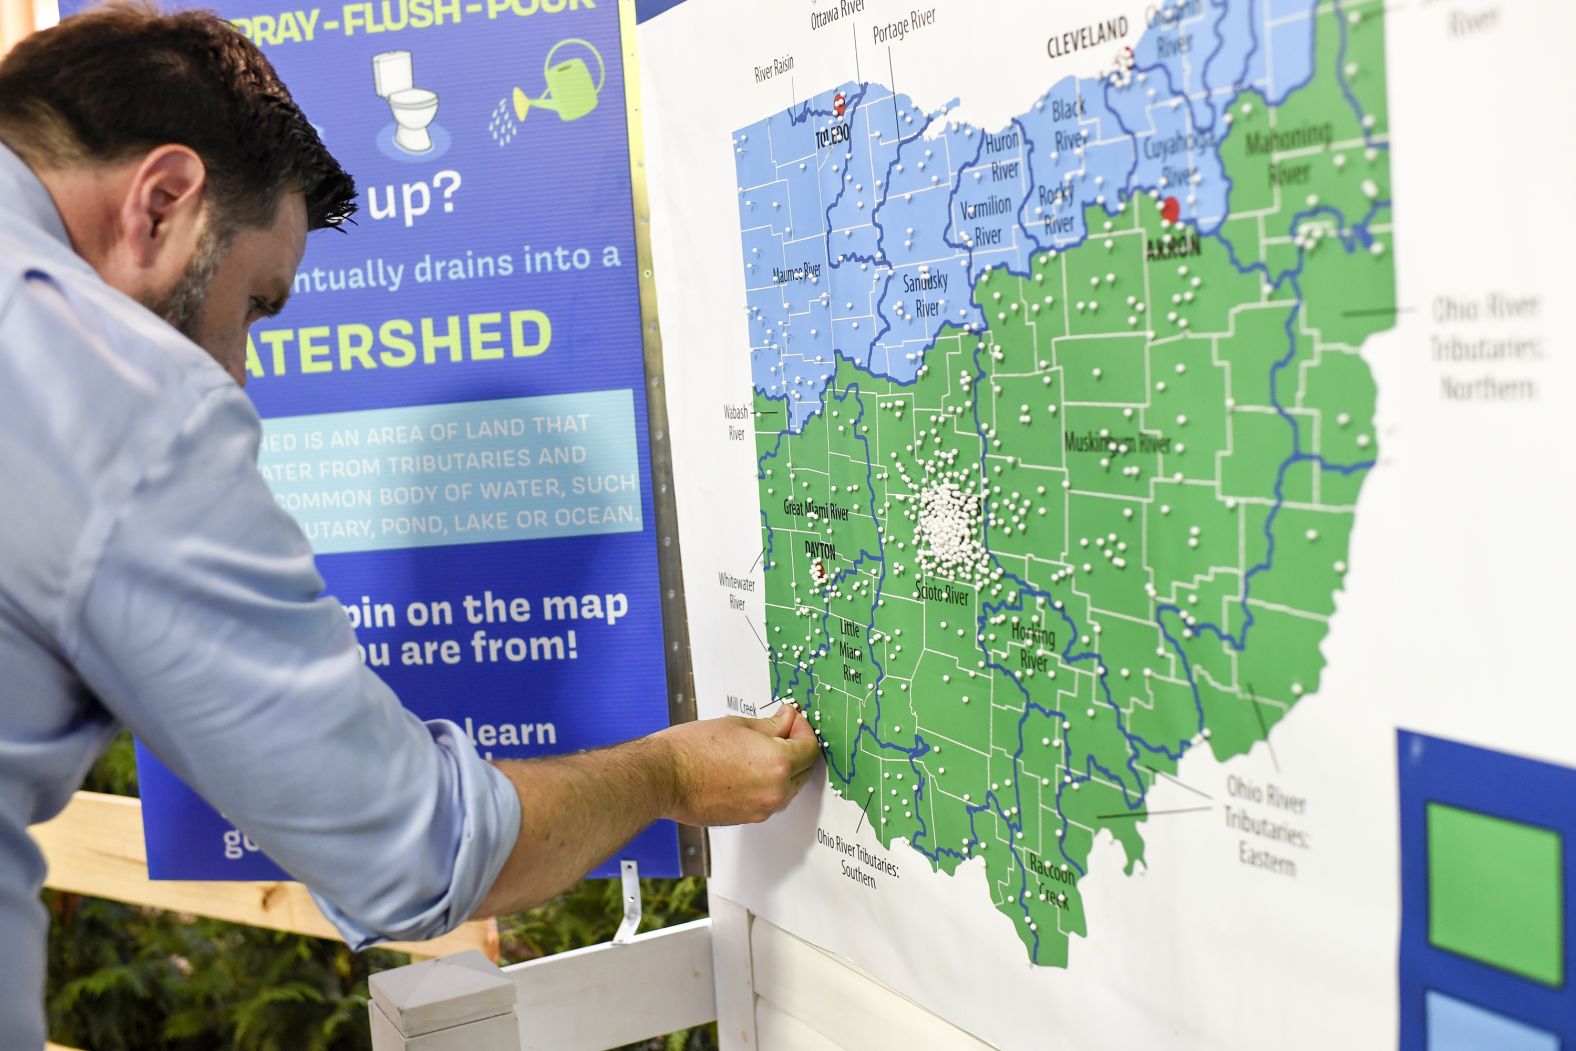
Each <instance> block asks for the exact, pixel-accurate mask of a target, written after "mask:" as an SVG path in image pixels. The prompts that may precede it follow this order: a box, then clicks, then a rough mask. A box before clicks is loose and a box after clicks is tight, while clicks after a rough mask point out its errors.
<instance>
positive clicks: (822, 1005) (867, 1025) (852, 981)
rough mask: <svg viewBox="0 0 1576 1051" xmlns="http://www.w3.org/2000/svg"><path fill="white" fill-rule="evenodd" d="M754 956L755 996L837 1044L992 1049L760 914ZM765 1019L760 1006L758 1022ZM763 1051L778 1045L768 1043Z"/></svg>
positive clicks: (754, 934)
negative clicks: (773, 923) (764, 918)
mask: <svg viewBox="0 0 1576 1051" xmlns="http://www.w3.org/2000/svg"><path fill="white" fill-rule="evenodd" d="M750 954H751V958H752V959H753V961H754V964H755V992H756V995H757V996H759V997H760V999H761V1000H762V1001H770V1003H771V1005H772V1007H774V1008H777V1009H779V1010H781V1011H782V1012H784V1013H786V1014H788V1015H791V1016H792V1017H793V1018H795V1019H796V1020H798V1021H799V1022H802V1023H804V1024H805V1025H806V1026H808V1027H809V1028H811V1029H813V1030H815V1031H816V1032H817V1033H819V1034H820V1035H821V1036H823V1037H825V1038H826V1039H827V1040H829V1041H831V1042H832V1043H833V1044H835V1045H836V1046H837V1047H840V1048H847V1049H849V1051H854V1049H864V1048H870V1047H923V1048H938V1049H940V1048H949V1049H950V1048H958V1049H960V1051H988V1049H989V1047H990V1045H989V1044H986V1043H983V1042H981V1041H980V1040H978V1039H976V1038H975V1037H972V1036H970V1035H969V1034H967V1033H965V1032H964V1031H963V1030H961V1029H959V1028H957V1027H956V1026H954V1025H952V1024H951V1023H950V1022H947V1021H946V1020H944V1019H942V1018H940V1017H938V1016H937V1015H934V1014H932V1013H931V1012H929V1011H927V1010H926V1009H925V1008H923V1007H921V1006H920V1005H918V1004H916V1003H914V1002H913V1001H912V1000H910V999H908V998H907V997H906V996H903V995H902V994H900V993H898V992H896V991H895V990H893V989H891V988H890V987H888V986H886V985H884V984H882V983H881V982H879V981H877V980H876V979H875V978H872V977H871V976H870V975H868V974H866V973H865V972H863V971H861V970H860V969H859V968H857V967H855V966H854V965H853V964H851V963H849V962H848V961H847V960H844V959H842V958H841V957H837V956H833V955H832V954H831V953H829V952H826V951H824V950H822V949H818V948H816V947H815V946H813V945H811V944H810V943H809V942H806V941H801V940H800V939H799V938H796V937H795V936H793V935H792V934H789V933H788V932H787V931H785V930H783V929H782V928H780V927H776V926H774V925H772V924H770V923H768V922H766V921H765V920H763V919H761V918H760V917H759V916H757V917H755V922H754V924H753V925H752V926H751V928H750ZM761 1017H762V1013H761V1005H760V1004H757V1007H756V1018H757V1021H759V1020H760V1018H761ZM774 1021H775V1020H774ZM778 1046H779V1047H781V1046H782V1045H778ZM763 1051H775V1049H774V1048H771V1047H769V1046H766V1045H764V1044H763Z"/></svg>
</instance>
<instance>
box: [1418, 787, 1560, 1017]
mask: <svg viewBox="0 0 1576 1051" xmlns="http://www.w3.org/2000/svg"><path fill="white" fill-rule="evenodd" d="M1561 853H1562V843H1561V840H1560V836H1559V834H1558V833H1556V832H1552V831H1550V830H1548V829H1546V828H1537V827H1535V826H1533V825H1523V824H1520V823H1518V822H1515V821H1506V820H1504V819H1502V818H1497V817H1490V816H1489V815H1487V814H1479V813H1476V812H1474V811H1471V810H1461V809H1458V808H1457V807H1452V806H1445V805H1444V804H1441V803H1430V804H1428V940H1429V941H1430V942H1432V943H1433V944H1434V945H1436V946H1438V947H1439V948H1441V949H1448V950H1450V951H1451V952H1455V953H1460V954H1461V955H1462V956H1466V957H1470V958H1471V959H1474V960H1478V961H1480V962H1482V963H1486V964H1490V965H1492V966H1494V967H1498V968H1500V969H1502V970H1505V971H1510V972H1511V973H1513V974H1519V975H1521V976H1522V977H1524V978H1531V979H1533V980H1535V981H1539V982H1543V983H1544V984H1546V985H1551V986H1555V987H1558V986H1560V985H1562V984H1563V983H1564V980H1565V954H1564V942H1565V907H1564V900H1563V899H1564V894H1563V889H1562V888H1563V886H1564V879H1563V876H1564V873H1563V863H1562V861H1561Z"/></svg>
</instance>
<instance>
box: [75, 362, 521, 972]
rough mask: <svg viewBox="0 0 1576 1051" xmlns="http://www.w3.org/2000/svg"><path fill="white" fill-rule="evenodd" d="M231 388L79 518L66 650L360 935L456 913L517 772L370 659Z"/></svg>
mask: <svg viewBox="0 0 1576 1051" xmlns="http://www.w3.org/2000/svg"><path fill="white" fill-rule="evenodd" d="M258 439H259V425H258V421H257V416H256V413H255V412H254V411H253V410H252V408H251V406H250V403H248V402H247V401H246V400H245V396H244V395H243V394H242V393H241V392H240V391H239V389H234V388H232V389H229V390H218V391H214V392H212V393H210V394H209V395H208V396H206V397H205V398H204V399H203V400H202V401H201V402H199V403H198V404H197V405H196V407H195V408H194V409H193V411H192V412H191V413H190V415H189V417H188V418H187V420H186V422H185V425H184V426H183V427H182V428H181V429H180V430H179V432H178V433H176V434H174V435H173V437H172V439H171V441H170V444H169V447H168V449H167V451H166V452H164V454H163V455H160V456H156V457H154V458H153V459H152V460H151V463H150V466H149V467H148V470H147V473H146V474H145V476H144V477H142V478H141V480H140V481H139V482H138V484H137V485H136V486H135V487H134V488H133V489H132V490H131V491H130V492H129V494H128V496H127V499H126V500H125V502H124V503H123V504H122V505H121V506H119V507H115V508H107V509H105V512H104V514H103V515H102V516H101V520H99V521H97V522H95V523H94V525H93V526H92V527H91V528H90V529H89V530H87V531H86V533H85V538H84V541H83V550H82V557H81V559H80V560H79V561H78V562H77V566H78V567H79V569H80V577H81V579H80V580H78V581H74V582H72V586H71V593H72V594H73V595H74V601H75V602H76V603H77V609H76V615H75V617H74V620H73V621H71V622H70V623H73V624H74V637H72V638H69V639H68V640H67V643H68V647H69V651H70V654H71V659H72V663H73V664H74V665H75V666H76V668H77V669H78V672H79V674H81V676H82V678H83V681H84V682H85V683H86V684H87V685H88V687H89V688H90V689H92V690H93V691H94V692H95V693H96V694H97V695H98V697H99V699H100V701H101V702H102V703H103V704H104V705H105V706H106V707H107V708H108V709H109V710H110V711H111V712H113V713H114V715H115V716H117V717H118V718H119V719H120V720H121V721H123V722H124V723H125V724H126V725H127V726H128V727H130V728H131V730H132V731H133V732H134V733H136V734H137V735H138V736H139V737H140V738H141V739H142V740H143V741H144V742H145V743H146V744H147V745H148V746H149V747H150V748H151V749H152V750H153V752H154V753H155V754H157V755H158V756H159V757H160V758H161V759H162V760H163V761H164V762H165V763H166V764H168V765H169V767H170V768H171V769H172V770H174V771H175V772H176V773H177V774H179V775H180V776H181V777H182V778H183V779H184V780H185V781H186V782H187V783H188V784H190V785H191V786H192V787H193V788H194V789H196V790H197V791H198V792H199V793H201V794H202V795H203V796H204V797H205V798H206V799H207V800H208V801H209V802H210V803H212V804H213V805H214V806H215V807H217V808H218V809H219V810H220V811H221V812H222V813H223V814H224V815H225V816H226V817H227V818H228V819H229V820H230V821H233V822H234V823H235V824H236V825H237V826H239V827H240V828H241V829H243V830H244V831H245V832H246V833H247V834H248V835H250V836H251V837H252V839H253V840H254V841H255V842H256V843H257V844H258V845H259V846H261V847H262V848H263V850H265V851H266V852H267V853H268V854H269V855H270V856H272V857H273V858H274V859H275V860H276V861H278V862H279V864H280V865H282V866H283V867H284V868H285V870H286V871H288V872H289V873H290V874H291V875H293V876H295V877H296V878H297V879H300V880H301V881H302V882H304V883H306V884H307V885H308V886H309V887H311V889H312V890H313V892H314V894H315V895H316V897H317V899H318V901H319V902H320V904H322V905H323V907H324V909H325V912H326V913H327V915H328V916H329V917H330V918H331V919H332V920H333V921H334V922H335V923H336V924H337V925H338V927H339V928H340V930H341V931H342V932H343V933H344V935H345V938H346V940H347V941H348V942H350V943H351V944H352V945H353V946H356V947H358V948H359V947H363V946H365V945H369V944H372V943H373V942H375V941H377V940H380V939H382V938H399V939H407V940H409V939H421V938H427V937H432V936H435V935H437V934H440V933H442V932H444V931H447V930H449V929H451V928H453V927H454V926H456V925H458V924H459V923H461V922H463V921H464V920H465V919H466V918H467V917H468V916H470V915H471V913H472V912H474V910H475V909H476V907H477V906H478V904H479V903H480V902H481V900H482V898H483V896H484V895H485V894H486V893H487V891H488V889H489V888H490V887H491V886H492V883H493V881H494V880H495V879H496V878H497V876H498V873H499V871H500V870H501V869H502V867H503V864H504V861H505V859H506V858H507V857H508V854H509V852H510V850H511V849H512V848H513V845H514V841H515V838H516V836H517V835H518V832H519V826H520V804H519V799H518V797H517V795H516V793H515V789H514V787H513V786H512V784H511V783H510V782H509V780H508V779H507V778H506V777H505V776H504V775H503V774H502V773H501V772H500V771H499V770H497V769H496V768H495V767H493V766H492V765H491V764H489V763H486V762H484V761H483V760H482V759H481V758H480V757H479V756H478V755H477V754H476V751H475V749H474V748H473V747H472V745H471V743H470V742H469V740H467V739H466V737H465V735H464V734H463V733H462V732H460V730H459V729H458V728H457V727H455V726H454V724H452V723H449V722H446V721H442V720H436V721H432V722H427V723H423V722H422V721H421V720H420V719H418V718H417V717H416V716H415V715H414V714H412V713H411V712H409V711H407V710H406V709H405V708H404V707H403V706H402V705H401V704H400V702H399V700H398V698H397V697H395V696H394V694H393V692H392V691H391V690H390V689H389V688H388V686H387V685H385V684H384V683H383V682H382V680H380V679H379V678H378V677H377V676H376V675H375V674H374V673H373V672H372V671H370V670H369V669H368V668H367V667H366V666H365V665H364V664H363V662H362V660H361V657H360V654H359V652H358V650H357V648H356V640H355V636H354V633H353V631H352V629H351V626H350V622H349V620H348V618H347V617H346V615H345V612H344V609H343V607H341V606H340V604H339V603H338V602H337V601H336V600H334V599H333V598H331V597H327V596H325V595H324V594H323V580H322V578H321V577H320V576H319V574H318V572H317V569H316V565H315V563H314V560H313V557H312V551H311V548H310V545H309V544H308V543H307V541H306V539H305V537H304V536H303V535H302V533H301V531H300V529H299V527H298V526H297V525H296V524H295V522H294V520H292V519H291V518H290V517H289V515H287V514H286V513H285V512H284V511H283V510H282V509H281V508H280V507H279V506H278V505H277V504H276V503H275V502H274V500H273V497H272V495H271V494H270V492H269V490H268V487H267V484H266V483H265V482H264V481H263V478H262V476H261V474H260V473H259V472H258V470H257V468H256V455H257V443H258Z"/></svg>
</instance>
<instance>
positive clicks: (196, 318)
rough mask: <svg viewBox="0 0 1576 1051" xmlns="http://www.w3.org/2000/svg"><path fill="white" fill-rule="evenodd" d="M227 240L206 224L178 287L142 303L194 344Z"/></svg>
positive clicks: (176, 285)
mask: <svg viewBox="0 0 1576 1051" xmlns="http://www.w3.org/2000/svg"><path fill="white" fill-rule="evenodd" d="M227 240H228V238H225V237H221V236H220V234H219V232H218V231H217V230H215V229H214V226H213V223H212V222H209V223H207V224H205V225H204V227H203V231H202V233H201V234H199V235H198V237H197V248H196V250H195V251H193V252H192V258H191V261H190V262H188V263H187V264H186V269H185V271H184V272H182V274H181V276H180V279H179V280H178V281H176V282H175V287H174V288H172V289H170V290H169V292H167V293H165V294H164V295H163V296H161V297H158V298H156V299H149V300H144V301H143V305H144V306H146V307H147V308H148V309H149V310H151V311H153V312H154V313H155V314H157V315H159V317H161V318H163V319H164V320H165V322H166V323H168V324H169V326H170V327H171V328H173V329H175V330H176V331H177V332H179V333H180V334H181V335H183V336H185V337H186V338H187V339H189V340H191V341H192V342H193V343H197V342H198V340H197V333H198V326H199V323H200V322H201V321H202V312H203V307H204V306H206V305H207V302H208V291H209V287H210V286H211V285H212V284H213V275H214V274H215V273H216V272H217V271H218V269H219V260H220V257H221V256H223V254H224V249H225V243H226V241H227Z"/></svg>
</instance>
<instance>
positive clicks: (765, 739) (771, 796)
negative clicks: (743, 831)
mask: <svg viewBox="0 0 1576 1051" xmlns="http://www.w3.org/2000/svg"><path fill="white" fill-rule="evenodd" d="M655 740H657V741H660V742H662V743H663V744H665V745H666V746H667V747H668V748H670V749H671V750H672V752H673V766H674V789H675V791H674V798H673V804H672V807H671V809H670V810H669V811H668V813H667V815H666V816H668V817H671V818H672V819H673V820H675V821H678V822H681V823H682V824H686V825H739V824H744V823H746V822H751V821H765V820H766V819H767V818H769V817H771V816H772V815H773V814H775V813H777V812H778V811H779V810H781V809H783V808H784V807H786V806H787V805H788V804H789V803H790V802H792V801H793V797H794V796H795V795H797V794H798V793H799V789H801V788H803V787H804V783H805V782H806V781H808V780H809V779H810V775H811V774H812V773H813V772H814V770H815V763H816V760H817V759H818V758H819V757H820V754H821V746H820V744H819V743H818V742H817V741H816V738H815V733H814V731H812V730H811V729H810V724H809V723H807V722H805V720H804V719H803V718H802V717H800V715H799V713H798V711H796V710H795V709H794V708H792V707H790V706H789V705H786V704H785V705H783V708H782V711H780V712H778V713H777V715H776V716H775V717H774V718H771V719H744V718H740V717H738V716H729V717H727V718H724V719H707V720H705V721H704V722H696V723H682V724H680V725H678V726H673V727H669V728H668V729H666V730H664V731H662V732H661V733H659V734H657V735H656V738H655Z"/></svg>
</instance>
